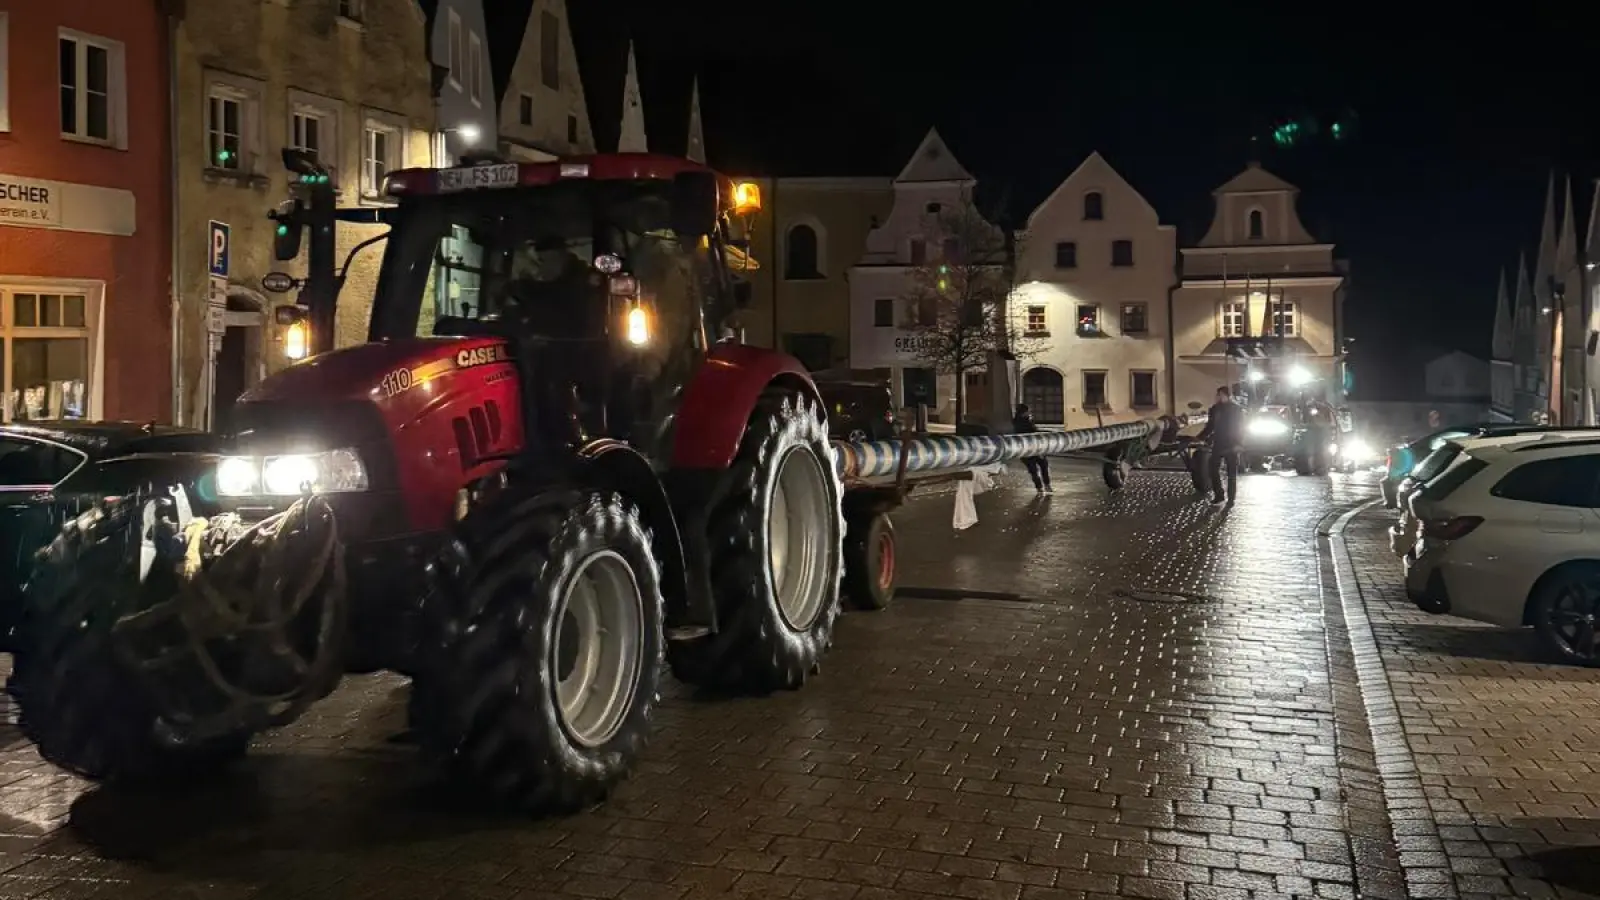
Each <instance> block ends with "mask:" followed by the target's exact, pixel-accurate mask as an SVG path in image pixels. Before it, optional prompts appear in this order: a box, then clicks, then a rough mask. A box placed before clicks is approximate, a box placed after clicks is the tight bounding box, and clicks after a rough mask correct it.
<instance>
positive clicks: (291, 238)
mask: <svg viewBox="0 0 1600 900" xmlns="http://www.w3.org/2000/svg"><path fill="white" fill-rule="evenodd" d="M267 218H269V219H271V220H272V221H273V222H274V223H276V225H277V228H276V230H274V231H273V236H272V256H273V258H275V259H277V260H278V261H279V262H287V261H289V260H291V259H296V258H298V257H299V256H300V238H301V236H302V235H304V234H305V227H304V226H303V225H302V224H301V223H302V221H303V207H302V206H301V203H300V201H299V200H289V201H286V202H284V203H283V204H282V205H280V206H279V207H278V208H277V210H276V211H274V212H271V213H268V214H267Z"/></svg>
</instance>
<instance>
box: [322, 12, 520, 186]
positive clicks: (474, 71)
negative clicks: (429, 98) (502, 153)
mask: <svg viewBox="0 0 1600 900" xmlns="http://www.w3.org/2000/svg"><path fill="white" fill-rule="evenodd" d="M318 2H321V0H318ZM349 2H350V0H335V3H336V4H337V5H338V6H340V7H344V6H346V5H347V4H348V3H349ZM360 2H362V3H366V2H371V0H360ZM413 2H416V3H417V7H418V8H419V9H420V10H421V11H422V17H423V21H424V23H425V29H426V30H425V31H424V34H425V35H426V36H427V37H426V40H427V43H426V45H425V47H426V58H427V59H428V60H430V61H431V62H432V64H433V69H432V72H431V73H430V74H431V76H432V82H431V89H432V91H433V123H434V131H433V134H432V138H431V141H432V148H431V155H432V164H433V165H435V166H438V167H440V168H444V167H448V166H454V165H457V164H459V163H460V161H461V158H462V157H463V156H466V155H468V154H471V153H483V152H489V151H493V150H495V149H497V147H498V144H499V138H498V137H497V135H499V133H500V115H499V109H498V108H497V106H496V104H495V96H494V77H493V69H492V68H491V66H492V64H493V63H492V60H490V58H489V41H488V37H487V35H488V31H489V29H488V26H487V25H486V24H485V23H484V18H483V3H482V2H481V0H413Z"/></svg>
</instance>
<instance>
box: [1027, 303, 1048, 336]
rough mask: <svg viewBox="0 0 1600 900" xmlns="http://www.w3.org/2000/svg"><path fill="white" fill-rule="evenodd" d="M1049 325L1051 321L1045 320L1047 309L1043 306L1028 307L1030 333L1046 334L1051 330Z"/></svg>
mask: <svg viewBox="0 0 1600 900" xmlns="http://www.w3.org/2000/svg"><path fill="white" fill-rule="evenodd" d="M1048 325H1049V323H1048V322H1047V321H1046V320H1045V309H1044V307H1043V306H1030V307H1028V333H1029V334H1045V333H1048V332H1049V330H1050V329H1049V327H1048Z"/></svg>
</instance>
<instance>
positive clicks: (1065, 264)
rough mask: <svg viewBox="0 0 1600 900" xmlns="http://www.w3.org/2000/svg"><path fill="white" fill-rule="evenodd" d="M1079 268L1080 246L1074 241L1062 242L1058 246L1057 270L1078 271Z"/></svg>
mask: <svg viewBox="0 0 1600 900" xmlns="http://www.w3.org/2000/svg"><path fill="white" fill-rule="evenodd" d="M1077 267H1078V245H1077V244H1075V243H1073V242H1072V241H1062V242H1061V243H1059V244H1057V245H1056V268H1058V269H1076V268H1077Z"/></svg>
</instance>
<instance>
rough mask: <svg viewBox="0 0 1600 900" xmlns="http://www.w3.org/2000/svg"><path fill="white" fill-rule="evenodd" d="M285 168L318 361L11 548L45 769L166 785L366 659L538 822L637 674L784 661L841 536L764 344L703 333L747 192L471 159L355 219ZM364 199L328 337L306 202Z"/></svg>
mask: <svg viewBox="0 0 1600 900" xmlns="http://www.w3.org/2000/svg"><path fill="white" fill-rule="evenodd" d="M285 161H286V163H288V164H289V165H290V168H291V170H293V171H297V172H298V174H299V175H300V176H301V177H300V183H301V185H302V190H303V191H305V192H306V193H307V194H308V195H309V203H308V204H304V205H303V204H302V203H301V202H300V201H299V200H296V201H295V202H294V206H293V208H290V209H286V210H284V211H282V212H280V213H277V214H274V218H276V219H277V220H278V221H279V222H280V226H279V249H278V256H279V258H280V259H289V258H294V257H295V256H297V255H298V252H299V244H300V238H301V234H302V233H303V232H306V233H309V235H310V243H311V246H310V255H309V266H308V276H307V278H306V280H305V282H304V283H303V288H302V292H301V299H302V302H303V303H304V304H305V308H306V311H307V319H308V321H307V323H306V324H309V327H310V329H311V336H312V341H313V347H314V348H315V349H317V350H319V351H321V352H316V353H314V354H313V355H311V356H310V357H309V358H308V359H305V360H304V361H302V362H299V363H296V364H294V365H291V366H290V367H288V368H287V369H285V370H283V371H281V372H279V373H277V374H275V375H273V376H271V377H269V378H267V379H266V380H265V381H263V382H262V383H261V384H260V385H259V386H257V387H256V388H254V389H253V390H251V391H250V392H249V393H247V394H245V395H244V396H243V397H242V398H240V401H239V403H238V405H237V406H236V407H235V411H234V413H233V423H234V435H235V440H236V442H237V446H236V449H235V451H234V453H235V455H232V456H229V457H226V458H222V459H217V458H210V457H192V456H191V457H178V456H166V457H143V458H135V459H131V460H128V461H127V463H126V468H125V470H124V471H123V474H122V475H121V476H119V478H118V479H116V480H118V481H119V483H118V484H111V483H108V484H107V485H106V487H105V495H106V496H108V497H110V498H111V499H108V500H107V501H106V502H105V503H104V504H101V505H100V506H99V507H97V508H96V509H94V510H92V511H91V512H89V513H86V514H85V515H83V516H81V517H79V518H78V519H77V520H76V521H74V522H72V523H69V524H68V525H67V527H66V528H65V529H64V530H63V532H62V533H61V534H60V536H59V537H57V538H56V540H55V541H54V543H53V544H52V545H51V546H50V547H49V548H48V549H47V550H46V551H44V552H43V554H41V559H40V562H39V564H38V566H37V572H36V573H35V577H34V579H33V582H32V583H31V584H30V585H29V588H28V590H27V592H26V595H27V599H26V603H25V606H26V623H25V626H24V627H25V635H26V637H25V648H24V649H23V650H22V651H21V652H19V654H18V659H17V664H16V675H15V678H14V683H13V685H12V691H13V693H14V695H15V696H16V698H17V701H18V704H19V708H20V712H21V720H22V725H23V728H24V729H25V731H26V733H27V734H28V735H29V736H30V737H31V738H32V739H33V740H34V741H35V742H36V743H37V744H38V746H39V749H40V752H41V753H42V754H43V755H44V756H45V757H46V758H47V759H49V760H51V761H52V762H55V763H56V764H58V765H61V766H63V767H65V768H67V769H70V770H72V771H75V772H78V773H80V774H82V775H85V776H88V777H91V778H96V779H113V778H121V777H144V776H151V775H160V774H165V773H171V772H173V771H175V770H176V771H178V772H185V773H192V772H195V771H197V770H202V769H204V768H206V767H208V766H213V765H217V764H220V763H223V762H225V761H227V760H229V759H231V758H232V757H234V756H237V755H238V754H240V753H242V752H243V750H244V748H245V746H246V745H247V744H248V741H249V739H250V736H251V734H252V733H254V732H256V731H259V730H260V729H262V728H266V727H271V726H274V725H280V724H283V723H285V722H287V721H290V720H292V719H293V718H295V717H296V716H298V715H299V714H300V713H301V712H302V711H303V710H304V709H305V708H306V707H307V706H308V705H309V704H310V703H312V702H314V701H315V700H317V699H318V698H320V697H322V696H325V695H326V694H327V693H328V692H330V691H332V690H333V688H334V687H335V686H336V685H337V683H338V681H339V679H340V678H341V677H342V676H343V675H344V674H346V673H355V672H369V671H376V670H381V669H390V670H396V671H400V672H403V673H405V674H407V675H410V676H411V678H412V698H411V704H410V725H411V733H412V735H413V737H414V739H415V741H416V742H417V743H418V744H420V746H421V748H422V749H423V751H424V753H425V754H427V755H428V756H429V757H431V758H432V759H433V760H435V761H437V762H439V763H441V764H442V765H443V766H444V767H445V768H447V769H448V770H449V771H451V772H453V773H454V774H457V775H459V776H461V777H463V778H464V779H465V781H466V782H467V783H469V784H470V785H472V786H475V787H477V788H479V789H480V790H481V791H482V792H483V793H484V794H485V795H486V796H488V797H490V798H493V799H495V800H498V801H501V802H504V803H507V804H510V805H512V806H514V807H517V808H520V809H523V810H527V811H530V812H542V811H555V812H559V811H570V810H574V809H578V808H581V807H583V806H586V805H588V804H592V803H594V802H596V801H598V800H600V799H602V798H603V797H604V796H605V795H606V793H607V792H608V791H609V789H610V788H611V787H612V786H613V785H614V784H616V783H617V782H618V781H619V780H620V779H621V778H623V777H624V776H625V775H626V774H627V772H628V770H629V768H630V767H631V765H632V763H633V761H634V759H635V757H636V756H637V755H638V753H639V751H640V749H641V747H642V746H643V745H644V742H645V739H646V736H647V733H648V732H649V730H650V720H651V715H652V712H653V710H654V708H655V705H656V702H657V699H658V687H659V681H660V678H661V673H662V670H663V668H664V667H663V665H662V662H663V660H665V662H666V663H667V664H669V666H670V668H671V670H672V672H673V673H674V674H675V675H676V676H677V677H678V678H680V679H682V680H684V681H686V682H689V683H692V684H695V685H704V686H708V687H715V688H719V689H724V690H729V689H731V690H737V691H748V692H767V691H772V690H776V689H787V688H797V687H799V686H800V685H801V684H802V683H803V682H804V681H805V680H806V677H807V675H809V674H810V673H812V672H814V671H815V670H816V669H817V668H818V665H819V660H820V659H821V657H822V655H823V653H824V652H825V651H826V650H827V648H828V646H829V644H830V643H831V639H832V634H833V628H834V622H835V619H836V617H837V615H838V612H839V605H840V604H839V596H840V581H841V577H842V568H843V565H842V562H841V560H842V553H843V550H842V546H843V539H844V530H845V526H844V519H843V516H842V513H841V484H840V480H839V478H838V476H837V475H836V474H835V470H834V462H833V457H832V453H831V449H830V446H829V443H828V429H827V423H826V417H825V412H824V410H823V408H822V406H821V404H820V402H819V400H818V396H817V391H816V389H815V387H814V386H813V385H812V382H811V380H810V379H809V378H808V376H807V374H806V372H805V369H804V368H802V366H801V365H800V364H799V363H798V362H797V361H795V360H794V359H792V358H790V357H788V356H785V355H783V354H780V353H775V352H772V351H769V350H762V349H756V348H752V347H748V346H742V345H739V344H735V343H727V342H722V341H719V340H718V337H717V335H718V334H719V333H720V331H721V328H722V325H723V323H724V321H725V320H726V319H728V317H729V316H730V315H731V314H732V313H733V312H734V311H735V310H736V308H737V307H738V306H740V305H741V299H743V298H747V296H748V294H747V291H746V290H745V289H743V288H742V287H741V282H740V278H739V276H740V269H741V268H742V264H744V263H747V261H748V257H747V256H746V255H745V254H744V253H743V252H741V251H740V250H739V244H740V241H739V240H738V232H739V229H740V227H741V224H742V222H743V216H745V215H746V214H748V213H750V212H751V211H753V210H754V209H756V208H759V195H758V193H757V192H756V191H755V188H754V186H753V185H736V184H734V183H733V182H732V181H730V180H728V179H727V178H724V177H721V176H719V175H717V174H715V173H713V172H712V171H710V170H709V169H707V168H705V167H703V166H701V165H698V164H695V163H692V162H689V161H686V160H683V159H676V158H670V157H665V156H658V155H647V154H610V155H598V156H590V157H582V158H573V159H563V160H560V161H557V162H548V163H501V162H480V163H475V164H471V165H463V166H462V167H459V168H452V169H442V170H432V169H427V170H419V169H413V170H406V171H399V172H395V173H393V174H391V175H389V176H388V178H387V183H386V186H385V190H386V193H387V195H388V196H389V197H390V198H391V199H393V200H394V201H395V203H394V206H392V207H391V208H386V209H384V210H382V211H381V212H379V213H376V214H374V213H373V212H372V211H370V210H367V211H359V212H351V211H336V210H334V208H333V201H332V188H331V186H330V185H328V183H327V181H328V179H327V177H326V174H325V173H324V172H323V171H322V170H321V169H320V168H318V167H317V166H316V165H315V164H314V163H312V162H311V161H309V160H308V159H306V158H304V157H303V156H298V155H295V154H292V153H286V154H285ZM464 162H466V161H464ZM374 215H376V217H377V218H378V219H379V220H380V221H381V222H383V223H385V224H387V225H388V226H389V230H388V232H387V233H386V235H385V236H384V239H385V240H386V247H385V249H384V252H383V256H382V261H381V268H380V271H379V275H378V279H377V286H376V293H375V299H374V303H373V307H372V311H371V318H370V324H369V330H368V335H367V343H365V344H362V345H359V346H353V347H347V348H344V349H337V350H335V349H331V343H332V342H331V336H332V323H333V313H334V300H335V298H336V297H337V296H338V294H339V288H340V287H341V286H342V283H343V276H342V275H335V274H334V272H333V266H332V240H333V238H332V236H333V232H334V222H335V220H336V219H354V218H359V217H361V216H374ZM376 240H377V239H374V241H369V242H368V243H374V242H376ZM362 246H365V245H362ZM360 249H361V248H360V247H358V248H357V249H356V250H355V251H352V254H351V256H352V258H353V257H354V256H355V254H356V253H358V252H360ZM348 266H349V260H347V261H346V271H348ZM286 309H291V310H292V309H294V308H293V307H288V308H286ZM289 318H290V320H293V319H295V318H298V316H297V315H292V316H290V317H289ZM297 327H300V326H297Z"/></svg>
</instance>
